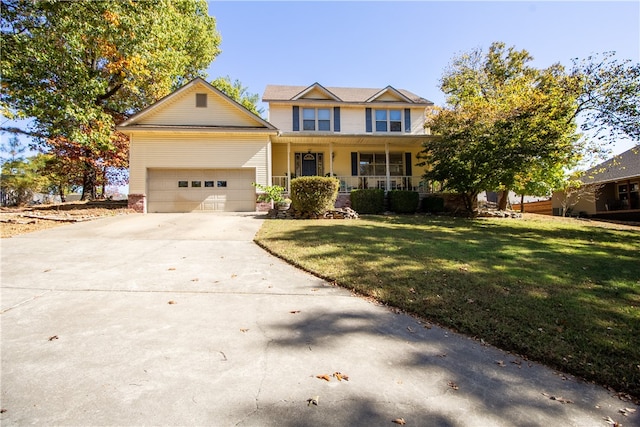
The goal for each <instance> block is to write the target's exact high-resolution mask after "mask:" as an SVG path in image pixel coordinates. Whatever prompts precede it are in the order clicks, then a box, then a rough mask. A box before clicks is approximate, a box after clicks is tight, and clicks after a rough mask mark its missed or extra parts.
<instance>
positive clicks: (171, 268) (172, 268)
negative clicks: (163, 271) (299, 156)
mask: <svg viewBox="0 0 640 427" xmlns="http://www.w3.org/2000/svg"><path fill="white" fill-rule="evenodd" d="M175 269H176V268H175V267H169V268H168V269H167V270H169V271H173V270H175Z"/></svg>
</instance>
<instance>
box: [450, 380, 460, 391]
mask: <svg viewBox="0 0 640 427" xmlns="http://www.w3.org/2000/svg"><path fill="white" fill-rule="evenodd" d="M447 384H448V385H449V387H451V388H452V389H454V390H458V389H459V388H460V387H458V384H456V383H454V382H453V381H449V382H448V383H447Z"/></svg>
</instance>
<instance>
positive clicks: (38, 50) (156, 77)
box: [0, 0, 220, 198]
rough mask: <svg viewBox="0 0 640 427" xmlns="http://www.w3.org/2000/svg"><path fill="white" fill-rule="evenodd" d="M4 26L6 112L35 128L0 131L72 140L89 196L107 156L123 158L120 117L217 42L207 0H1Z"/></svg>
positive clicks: (210, 53)
mask: <svg viewBox="0 0 640 427" xmlns="http://www.w3.org/2000/svg"><path fill="white" fill-rule="evenodd" d="M1 30H2V45H1V46H0V47H1V49H2V58H1V60H0V72H1V73H2V94H1V95H0V109H1V112H2V114H3V115H4V116H5V117H7V118H9V119H31V121H30V123H31V125H30V126H29V127H28V128H27V129H22V128H16V127H10V128H7V127H5V128H2V129H0V130H3V131H9V132H14V133H23V134H27V135H29V136H31V137H33V138H35V140H36V141H37V142H38V143H39V144H40V147H41V148H42V150H43V151H49V150H51V149H52V148H55V145H56V142H55V141H61V140H63V141H65V142H66V143H69V144H76V145H77V147H78V148H79V149H80V150H81V151H82V155H81V156H78V159H81V160H80V161H82V162H83V167H84V172H83V183H82V187H83V198H84V197H86V196H88V195H89V196H95V188H96V185H97V183H98V180H99V177H100V176H101V175H102V174H103V172H104V170H103V169H101V168H100V167H101V166H102V165H103V164H104V162H103V160H104V158H103V157H101V156H104V155H105V153H111V154H109V155H113V153H114V152H116V151H122V150H124V151H123V152H122V154H123V155H124V157H126V156H127V154H126V153H127V151H128V148H127V147H126V146H123V144H122V138H123V136H122V135H118V134H117V133H116V132H115V131H114V129H115V125H116V124H117V123H118V122H119V120H121V119H122V118H126V117H127V116H128V115H130V114H131V113H132V112H133V111H135V110H139V109H141V108H143V107H146V106H147V105H150V104H151V103H153V102H155V101H156V100H158V99H159V98H161V97H163V96H165V95H167V94H168V93H170V92H171V91H172V90H174V89H175V88H177V87H179V86H180V85H182V84H183V83H184V82H186V81H188V80H191V79H192V78H194V77H196V76H202V74H203V71H202V70H204V69H206V68H207V67H208V66H209V64H210V63H211V61H212V60H213V59H214V58H215V57H216V56H217V55H218V53H219V49H218V46H219V44H220V36H219V34H218V33H217V31H216V26H215V19H214V18H213V17H210V16H209V15H208V13H207V3H206V2H205V1H204V0H157V1H136V2H133V1H131V2H129V1H87V0H82V1H74V2H66V1H28V0H2V23H1ZM125 145H126V144H125Z"/></svg>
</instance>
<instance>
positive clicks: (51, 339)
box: [49, 335, 58, 341]
mask: <svg viewBox="0 0 640 427" xmlns="http://www.w3.org/2000/svg"><path fill="white" fill-rule="evenodd" d="M57 339H58V336H57V335H54V336H52V337H49V341H53V340H57Z"/></svg>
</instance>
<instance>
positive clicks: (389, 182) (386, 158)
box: [384, 142, 391, 191]
mask: <svg viewBox="0 0 640 427" xmlns="http://www.w3.org/2000/svg"><path fill="white" fill-rule="evenodd" d="M384 155H385V169H386V173H387V176H386V178H387V184H386V186H385V188H386V190H387V191H389V189H390V188H389V187H390V186H391V173H390V171H389V143H388V142H385V143H384Z"/></svg>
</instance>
